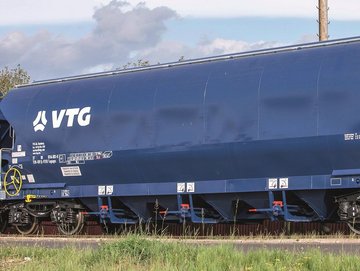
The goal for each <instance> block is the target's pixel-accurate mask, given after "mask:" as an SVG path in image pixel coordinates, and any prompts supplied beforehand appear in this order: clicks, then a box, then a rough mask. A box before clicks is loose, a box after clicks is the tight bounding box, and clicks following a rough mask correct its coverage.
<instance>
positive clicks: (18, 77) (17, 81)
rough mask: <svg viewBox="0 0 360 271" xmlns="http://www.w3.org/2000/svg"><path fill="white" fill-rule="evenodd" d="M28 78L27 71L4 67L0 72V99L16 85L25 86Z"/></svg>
mask: <svg viewBox="0 0 360 271" xmlns="http://www.w3.org/2000/svg"><path fill="white" fill-rule="evenodd" d="M29 82H30V76H29V75H28V73H27V71H25V70H24V69H23V68H21V66H20V65H17V66H16V67H15V68H9V67H7V66H6V67H5V68H3V69H2V70H0V98H2V97H4V96H5V95H6V94H7V93H8V92H9V90H10V89H12V88H13V87H15V86H16V85H22V84H27V83H29Z"/></svg>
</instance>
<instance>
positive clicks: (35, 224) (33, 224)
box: [15, 216, 39, 235]
mask: <svg viewBox="0 0 360 271" xmlns="http://www.w3.org/2000/svg"><path fill="white" fill-rule="evenodd" d="M29 218H30V222H29V224H27V225H24V226H19V225H15V228H16V230H17V231H18V233H20V234H22V235H29V234H33V233H36V232H37V231H38V229H39V221H38V219H37V218H36V217H35V216H29Z"/></svg>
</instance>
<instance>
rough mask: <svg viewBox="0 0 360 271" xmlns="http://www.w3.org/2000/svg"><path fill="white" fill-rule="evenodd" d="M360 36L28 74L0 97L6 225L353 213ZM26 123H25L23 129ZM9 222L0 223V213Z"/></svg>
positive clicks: (358, 175)
mask: <svg viewBox="0 0 360 271" xmlns="http://www.w3.org/2000/svg"><path fill="white" fill-rule="evenodd" d="M359 72H360V38H352V39H345V40H336V41H330V42H324V43H315V44H305V45H299V46H292V47H282V48H276V49H271V50H263V51H256V52H249V53H242V54H233V55H226V56H219V57H214V58H207V59H198V60H193V61H188V62H184V63H181V62H180V63H172V64H167V65H158V66H151V67H145V68H139V69H134V70H129V71H114V72H109V73H102V74H92V75H85V76H79V77H69V78H60V79H57V80H50V81H44V82H37V83H33V84H30V85H27V86H21V87H18V88H17V89H15V90H13V91H11V92H10V93H9V94H8V96H7V97H6V98H5V99H4V100H3V101H1V104H0V109H1V112H2V114H3V116H2V117H1V119H2V121H1V124H2V126H1V131H0V132H2V142H1V144H2V146H1V147H2V152H1V154H2V170H3V173H2V190H0V196H1V197H0V198H1V199H0V206H1V208H2V209H1V210H2V211H1V213H2V215H1V220H0V222H1V221H2V225H5V224H6V223H10V224H13V225H15V226H16V227H17V228H18V230H19V231H20V232H22V233H30V232H33V231H34V230H35V229H36V225H37V223H38V221H39V220H41V219H51V220H52V221H53V222H55V223H57V225H58V227H59V230H60V231H61V232H62V233H65V234H73V233H77V232H78V231H80V230H81V227H82V224H83V222H84V219H85V216H84V214H87V215H97V216H99V219H100V221H101V222H103V223H113V224H121V223H138V222H139V221H148V220H157V219H162V220H164V219H165V220H170V221H183V220H189V221H192V222H195V223H219V222H234V221H238V222H246V221H249V220H257V221H258V220H260V221H261V220H263V219H272V220H276V219H284V220H287V221H338V220H339V221H340V220H342V221H346V222H349V225H350V227H351V228H352V229H353V230H354V231H357V230H358V222H359V219H360V205H359V204H358V201H357V197H358V196H359V195H360V194H359V188H360V107H359V106H358V101H359V100H360V91H359V86H360V76H359ZM14 131H15V132H14ZM0 224H1V223H0Z"/></svg>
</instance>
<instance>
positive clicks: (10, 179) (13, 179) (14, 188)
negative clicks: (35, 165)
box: [4, 167, 22, 197]
mask: <svg viewBox="0 0 360 271" xmlns="http://www.w3.org/2000/svg"><path fill="white" fill-rule="evenodd" d="M21 187H22V177H21V172H20V170H19V169H17V168H15V167H12V168H10V169H9V170H8V171H7V172H6V174H5V176H4V190H5V192H6V194H7V195H8V196H10V197H14V196H17V195H18V194H19V193H20V190H21Z"/></svg>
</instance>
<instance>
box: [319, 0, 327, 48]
mask: <svg viewBox="0 0 360 271" xmlns="http://www.w3.org/2000/svg"><path fill="white" fill-rule="evenodd" d="M318 9H319V20H318V23H319V34H318V36H319V41H322V40H327V39H328V38H329V35H328V25H329V21H328V10H329V8H328V0H319V6H318Z"/></svg>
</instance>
